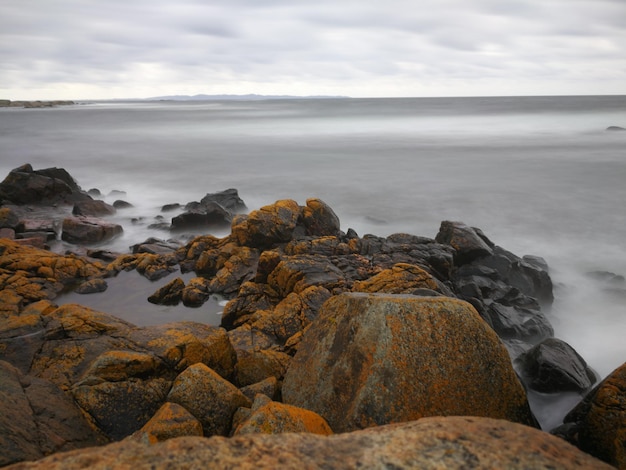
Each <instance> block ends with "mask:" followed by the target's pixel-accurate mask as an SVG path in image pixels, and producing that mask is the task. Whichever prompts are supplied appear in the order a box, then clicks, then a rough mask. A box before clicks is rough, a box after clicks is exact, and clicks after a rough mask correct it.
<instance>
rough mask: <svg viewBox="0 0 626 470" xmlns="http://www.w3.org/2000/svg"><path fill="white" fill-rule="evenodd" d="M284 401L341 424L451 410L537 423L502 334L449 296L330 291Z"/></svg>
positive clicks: (288, 381)
mask: <svg viewBox="0 0 626 470" xmlns="http://www.w3.org/2000/svg"><path fill="white" fill-rule="evenodd" d="M283 399H284V402H285V403H288V404H292V405H295V406H299V407H302V408H306V409H309V410H312V411H315V412H317V413H319V414H320V415H321V416H323V417H324V418H325V419H326V420H327V421H328V423H329V424H330V426H331V427H332V428H333V429H334V430H335V431H338V432H343V431H350V430H354V429H359V428H364V427H370V426H376V425H381V424H387V423H394V422H403V421H410V420H415V419H419V418H421V417H424V416H447V415H472V416H487V417H493V418H502V419H509V420H512V421H516V422H520V423H524V424H535V421H534V418H533V417H532V414H531V412H530V408H529V405H528V402H527V400H526V394H525V392H524V389H523V388H522V385H521V384H520V382H519V380H518V379H517V376H516V374H515V372H514V370H513V368H512V366H511V362H510V359H509V356H508V354H507V352H506V349H505V348H504V346H503V345H502V343H501V342H500V341H499V339H498V337H497V336H496V334H495V333H494V332H493V330H491V329H490V328H489V327H488V326H487V325H486V324H485V322H484V321H483V320H482V319H481V318H480V316H479V315H478V313H477V312H476V311H475V310H474V308H473V307H472V306H471V305H469V304H468V303H466V302H463V301H461V300H458V299H453V298H448V297H416V296H408V295H391V294H362V293H346V294H341V295H338V296H335V297H332V298H331V299H329V300H328V301H327V302H326V303H325V304H324V306H323V307H322V309H321V311H320V314H319V316H318V318H317V319H316V320H315V321H314V322H313V323H312V324H311V326H310V327H309V329H308V330H307V331H306V333H305V335H304V338H303V340H302V342H301V343H300V345H299V348H298V352H297V353H296V355H295V357H294V359H293V360H292V363H291V366H290V368H289V370H288V371H287V374H286V376H285V381H284V385H283Z"/></svg>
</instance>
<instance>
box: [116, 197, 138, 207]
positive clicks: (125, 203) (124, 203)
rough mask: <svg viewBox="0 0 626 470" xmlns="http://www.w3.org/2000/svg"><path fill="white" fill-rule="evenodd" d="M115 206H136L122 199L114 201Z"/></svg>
mask: <svg viewBox="0 0 626 470" xmlns="http://www.w3.org/2000/svg"><path fill="white" fill-rule="evenodd" d="M113 207H114V208H115V209H129V208H131V207H134V206H133V205H132V204H131V203H130V202H128V201H124V200H122V199H116V200H115V201H113Z"/></svg>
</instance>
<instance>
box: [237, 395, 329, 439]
mask: <svg viewBox="0 0 626 470" xmlns="http://www.w3.org/2000/svg"><path fill="white" fill-rule="evenodd" d="M284 432H310V433H312V434H321V435H323V436H328V435H330V434H332V433H333V431H332V429H330V426H328V423H327V422H326V421H325V420H324V418H322V417H321V416H320V415H318V414H317V413H313V412H312V411H309V410H305V409H302V408H298V407H296V406H290V405H285V404H283V403H278V402H275V401H272V400H270V399H269V398H268V397H266V396H264V395H257V396H256V398H255V400H254V403H253V404H252V409H251V411H250V415H249V416H248V417H247V418H246V419H245V420H244V421H243V422H242V423H241V424H240V425H239V426H237V428H236V429H235V431H234V433H233V435H235V436H237V435H241V434H254V433H263V434H280V433H284Z"/></svg>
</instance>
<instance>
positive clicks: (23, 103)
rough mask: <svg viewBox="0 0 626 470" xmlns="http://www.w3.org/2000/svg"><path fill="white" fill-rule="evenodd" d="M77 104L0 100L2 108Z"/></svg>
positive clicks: (69, 103)
mask: <svg viewBox="0 0 626 470" xmlns="http://www.w3.org/2000/svg"><path fill="white" fill-rule="evenodd" d="M73 104H76V103H74V101H70V100H54V101H40V100H34V101H11V100H0V108H52V107H55V106H70V105H73Z"/></svg>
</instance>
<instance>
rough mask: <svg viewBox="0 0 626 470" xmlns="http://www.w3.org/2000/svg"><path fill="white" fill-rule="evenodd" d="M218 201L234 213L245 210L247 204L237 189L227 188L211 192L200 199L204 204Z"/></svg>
mask: <svg viewBox="0 0 626 470" xmlns="http://www.w3.org/2000/svg"><path fill="white" fill-rule="evenodd" d="M211 203H217V204H219V205H220V206H222V207H223V208H224V209H226V210H227V211H229V212H230V213H232V214H235V213H237V212H241V211H245V210H246V204H245V203H244V202H243V200H242V199H241V198H240V197H239V193H238V192H237V190H236V189H233V188H231V189H225V190H224V191H220V192H217V193H209V194H207V195H206V196H204V197H203V198H202V199H201V200H200V204H202V205H204V206H208V205H211Z"/></svg>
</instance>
